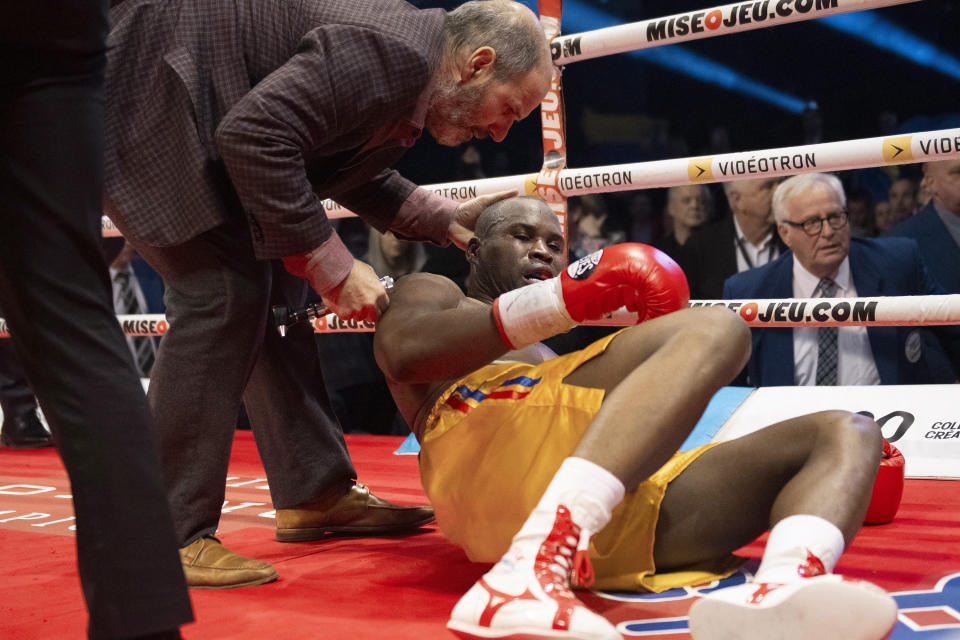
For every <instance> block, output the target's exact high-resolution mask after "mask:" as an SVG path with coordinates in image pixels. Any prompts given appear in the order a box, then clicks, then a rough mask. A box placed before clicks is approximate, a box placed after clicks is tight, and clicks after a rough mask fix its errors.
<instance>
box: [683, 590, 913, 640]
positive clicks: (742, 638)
mask: <svg viewBox="0 0 960 640" xmlns="http://www.w3.org/2000/svg"><path fill="white" fill-rule="evenodd" d="M896 623H897V604H896V602H894V600H893V598H891V597H890V595H889V594H888V593H887V592H886V591H884V590H883V589H881V588H880V587H878V586H876V585H874V584H871V583H869V582H866V581H863V580H847V579H844V578H843V577H842V576H839V575H836V574H825V575H818V576H815V577H812V578H804V579H800V580H795V581H792V582H789V583H787V584H781V583H774V582H747V583H746V584H741V585H737V586H735V587H728V588H726V589H719V590H717V591H714V592H712V593H710V594H709V595H707V596H706V597H704V598H702V599H700V600H698V601H696V602H695V603H693V606H692V607H690V634H691V635H692V636H693V638H694V640H881V638H885V637H887V635H889V633H890V632H891V631H892V630H893V627H894V626H895V625H896Z"/></svg>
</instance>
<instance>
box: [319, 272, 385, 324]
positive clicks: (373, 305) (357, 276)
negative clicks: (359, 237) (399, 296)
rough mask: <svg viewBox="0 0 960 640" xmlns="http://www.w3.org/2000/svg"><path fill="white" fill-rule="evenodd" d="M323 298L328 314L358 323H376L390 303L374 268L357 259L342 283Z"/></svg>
mask: <svg viewBox="0 0 960 640" xmlns="http://www.w3.org/2000/svg"><path fill="white" fill-rule="evenodd" d="M322 298H323V302H324V303H325V304H326V305H327V307H328V308H329V309H330V311H332V312H333V313H335V314H337V316H339V317H340V318H341V319H343V320H356V321H357V322H376V321H377V319H378V318H379V317H380V314H381V313H383V312H384V311H386V309H387V305H389V304H390V298H389V297H388V296H387V291H386V289H384V287H383V283H382V282H380V279H379V278H377V274H376V272H375V271H374V270H373V267H371V266H370V265H368V264H366V263H365V262H361V261H359V260H354V261H353V267H352V268H351V269H350V273H349V274H348V275H347V277H346V278H344V280H343V282H341V283H340V284H338V285H337V286H336V287H334V288H333V289H331V290H330V291H328V292H327V293H325V294H323V296H322Z"/></svg>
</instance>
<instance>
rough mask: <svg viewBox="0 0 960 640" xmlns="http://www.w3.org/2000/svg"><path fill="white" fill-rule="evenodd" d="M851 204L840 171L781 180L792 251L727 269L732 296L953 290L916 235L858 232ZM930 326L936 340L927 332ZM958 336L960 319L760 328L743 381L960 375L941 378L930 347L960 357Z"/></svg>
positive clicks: (778, 212) (726, 292)
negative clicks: (853, 230)
mask: <svg viewBox="0 0 960 640" xmlns="http://www.w3.org/2000/svg"><path fill="white" fill-rule="evenodd" d="M845 207H846V196H845V194H844V191H843V186H842V185H841V183H840V180H838V179H837V178H836V176H833V175H829V174H822V173H813V174H804V175H799V176H794V177H792V178H789V179H787V180H785V181H783V182H782V183H780V185H779V186H778V187H777V190H776V191H775V192H774V194H773V214H774V218H775V220H776V222H777V231H778V233H779V234H780V238H781V239H782V240H783V242H784V244H785V245H786V246H787V247H788V249H789V250H788V251H786V252H784V253H783V255H781V256H780V257H779V258H778V259H777V260H775V261H773V262H771V263H769V264H767V265H765V266H763V267H760V268H758V269H753V270H750V271H746V272H743V273H739V274H737V275H735V276H732V277H731V278H728V279H727V280H726V282H725V283H724V287H723V296H724V298H728V299H744V298H751V299H757V298H817V297H823V298H854V297H873V296H904V295H932V294H942V293H945V291H944V290H943V289H942V288H941V287H940V285H939V284H938V283H937V282H936V281H935V280H934V279H933V278H932V276H930V275H929V274H928V272H927V269H926V267H925V266H924V264H923V260H922V258H921V257H920V251H919V249H918V247H917V245H916V243H915V242H914V241H912V240H909V239H905V238H877V239H868V238H853V239H851V237H850V225H849V220H848V218H847V213H846V210H845ZM924 331H931V332H932V333H933V334H934V335H935V336H936V338H937V340H928V339H925V336H924V333H923V332H924ZM958 336H960V330H958V328H957V327H938V328H935V329H929V330H922V329H918V328H915V327H869V328H868V327H821V328H817V327H798V328H793V329H791V328H770V329H754V330H753V353H752V355H751V357H750V361H749V362H748V364H747V367H746V369H745V371H744V373H743V374H742V375H741V378H740V381H741V382H743V383H746V384H748V385H750V386H777V385H814V384H816V385H864V384H913V383H933V382H954V381H955V380H956V377H955V376H954V379H940V378H938V377H937V376H935V375H934V374H933V373H932V372H931V370H930V367H929V365H928V358H929V357H930V354H929V353H928V352H929V351H931V350H936V349H941V348H942V349H945V350H947V351H948V352H949V357H950V359H951V361H952V362H954V363H957V362H960V338H958ZM938 341H939V344H938ZM940 355H941V357H942V354H940ZM955 366H956V364H955Z"/></svg>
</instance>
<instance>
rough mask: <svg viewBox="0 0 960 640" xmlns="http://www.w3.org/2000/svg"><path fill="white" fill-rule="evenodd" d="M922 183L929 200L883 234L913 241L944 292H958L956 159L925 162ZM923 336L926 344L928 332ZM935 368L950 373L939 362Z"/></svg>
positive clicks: (959, 184)
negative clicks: (921, 207) (914, 213)
mask: <svg viewBox="0 0 960 640" xmlns="http://www.w3.org/2000/svg"><path fill="white" fill-rule="evenodd" d="M922 184H924V185H926V188H927V189H928V190H929V192H930V196H931V199H930V200H929V201H928V202H927V203H926V205H925V206H924V207H923V209H921V210H920V212H919V213H918V214H917V215H915V216H913V217H910V218H907V219H906V220H904V221H903V222H901V223H900V224H898V225H897V226H895V227H893V228H892V229H890V230H889V231H888V232H887V235H890V236H902V237H905V238H912V239H913V240H915V241H916V242H917V244H918V245H920V253H921V254H923V259H924V262H925V263H926V264H927V267H928V268H929V270H930V273H931V275H933V277H934V278H936V280H937V282H938V283H939V284H940V285H941V286H942V287H943V288H944V289H945V290H946V291H947V292H948V293H960V160H943V161H940V162H927V163H925V164H924V165H923V182H922ZM924 337H925V341H926V342H929V341H930V339H931V332H930V331H925V332H924ZM938 368H939V369H940V370H941V371H950V370H949V369H948V368H947V365H946V363H943V362H940V363H939V364H938ZM957 373H958V374H960V371H957Z"/></svg>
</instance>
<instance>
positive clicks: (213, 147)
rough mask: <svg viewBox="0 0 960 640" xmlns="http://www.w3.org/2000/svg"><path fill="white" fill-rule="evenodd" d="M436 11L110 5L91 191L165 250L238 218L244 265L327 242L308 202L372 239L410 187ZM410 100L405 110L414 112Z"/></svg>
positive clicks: (385, 0)
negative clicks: (332, 208)
mask: <svg viewBox="0 0 960 640" xmlns="http://www.w3.org/2000/svg"><path fill="white" fill-rule="evenodd" d="M444 15H445V14H444V12H443V11H442V10H418V9H416V8H414V7H412V6H411V5H409V4H407V3H406V2H403V1H402V0H305V1H295V0H173V1H171V0H163V1H161V0H126V1H125V2H123V3H121V4H119V5H118V6H116V7H115V8H114V9H113V10H112V11H111V21H112V24H113V28H112V31H111V34H110V39H109V45H110V47H111V50H110V53H109V63H108V64H109V66H108V76H107V89H106V99H107V129H106V157H105V161H106V195H107V197H108V199H109V201H110V203H111V205H112V214H113V215H117V216H118V217H119V218H120V220H118V224H119V225H120V227H121V229H124V228H126V229H129V230H130V231H132V232H133V233H135V234H136V235H137V236H139V237H140V238H141V239H142V240H144V241H146V242H147V243H149V244H152V245H154V246H170V245H175V244H179V243H182V242H185V241H186V240H189V239H190V238H192V237H194V236H196V235H198V234H200V233H202V232H204V231H206V230H208V229H211V228H213V227H214V226H217V225H219V224H221V223H223V222H225V221H227V220H228V219H230V218H232V217H235V216H240V215H245V216H246V217H247V219H248V221H249V223H250V227H251V232H252V236H253V241H254V250H255V252H256V255H257V257H258V258H261V259H266V258H279V257H283V256H287V255H293V254H296V253H302V252H305V251H309V250H311V249H314V248H316V247H317V246H319V245H320V244H321V243H322V242H324V241H325V240H326V239H327V238H329V236H330V234H331V233H332V227H331V225H330V222H329V221H328V220H327V217H326V214H325V212H324V210H323V207H322V204H321V198H327V197H329V198H333V199H335V200H337V202H339V203H340V204H342V205H344V206H346V207H348V208H350V209H351V210H353V211H355V212H356V213H358V214H360V215H361V216H362V217H364V219H365V220H366V221H367V222H369V223H370V224H371V225H373V226H374V227H376V228H378V229H380V230H381V231H382V230H386V229H388V228H389V227H390V226H391V224H392V222H393V220H394V218H395V216H396V214H397V211H398V210H399V208H400V206H401V204H402V203H403V202H404V201H405V200H406V199H407V198H408V197H409V196H410V194H411V193H412V192H413V190H414V189H415V185H413V184H412V183H410V182H409V181H407V180H405V179H404V178H402V177H400V176H399V175H398V174H397V173H396V172H395V171H392V170H390V169H389V167H390V166H391V165H392V164H393V163H394V162H395V161H396V160H397V159H398V158H399V156H400V155H401V154H402V153H403V151H404V150H405V149H406V148H407V147H409V146H410V145H412V144H413V142H414V141H415V140H416V138H417V137H418V136H419V135H420V130H421V128H422V124H423V109H424V105H423V103H422V101H421V96H422V95H423V94H424V93H425V89H426V88H427V86H428V85H429V82H430V79H431V77H432V75H433V72H434V70H435V67H436V65H437V63H438V61H439V59H440V55H441V48H442V26H443V21H444ZM418 103H419V104H418Z"/></svg>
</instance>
